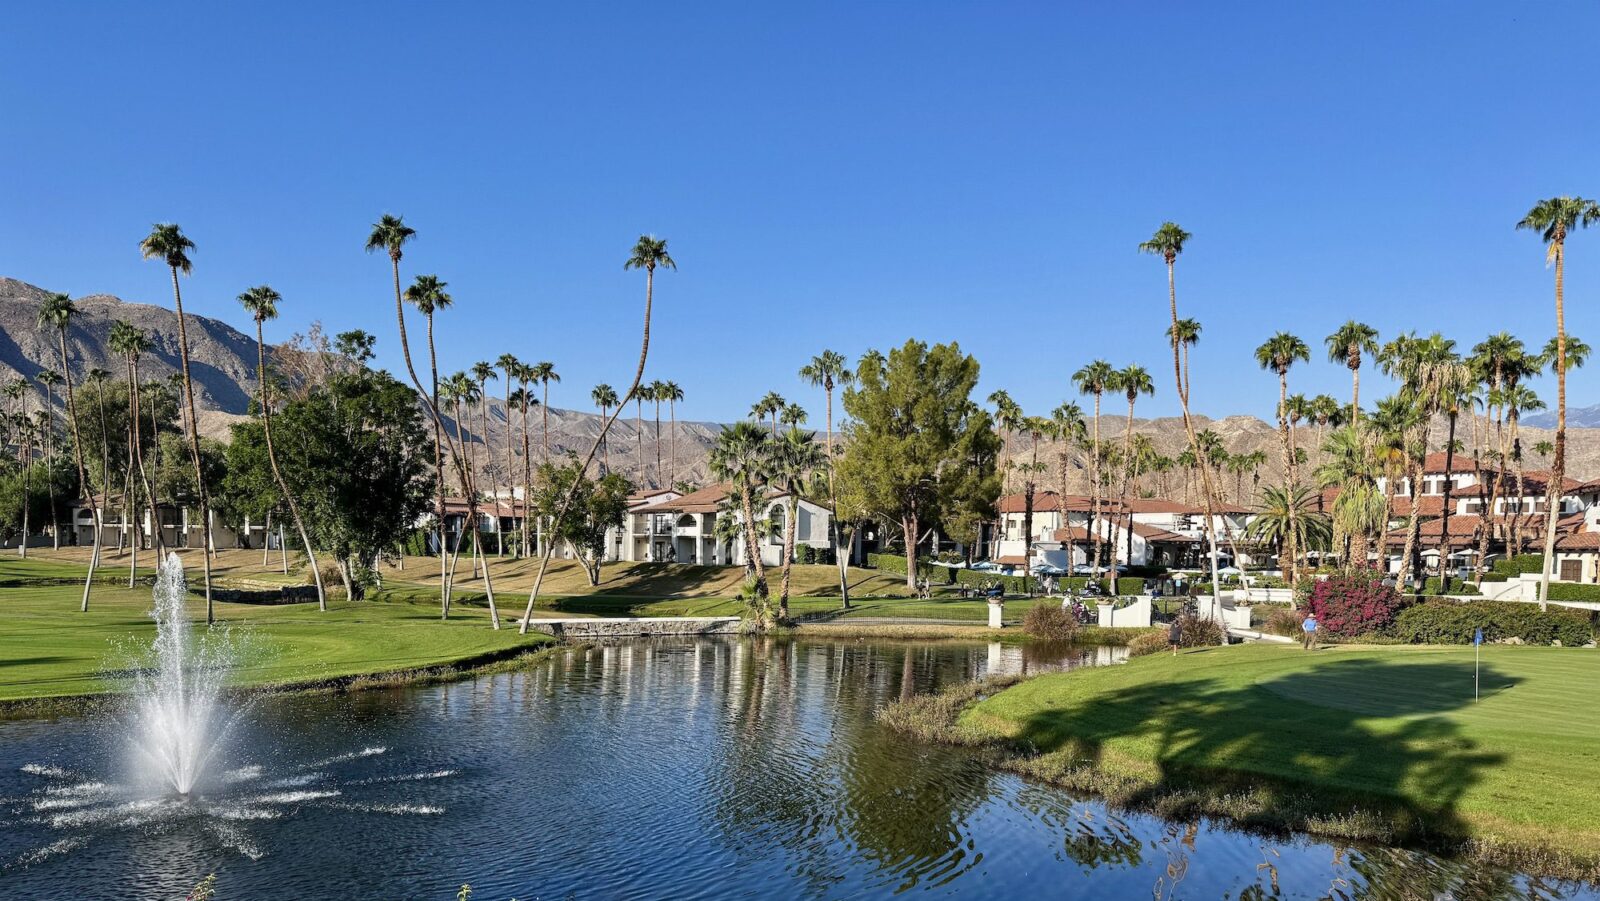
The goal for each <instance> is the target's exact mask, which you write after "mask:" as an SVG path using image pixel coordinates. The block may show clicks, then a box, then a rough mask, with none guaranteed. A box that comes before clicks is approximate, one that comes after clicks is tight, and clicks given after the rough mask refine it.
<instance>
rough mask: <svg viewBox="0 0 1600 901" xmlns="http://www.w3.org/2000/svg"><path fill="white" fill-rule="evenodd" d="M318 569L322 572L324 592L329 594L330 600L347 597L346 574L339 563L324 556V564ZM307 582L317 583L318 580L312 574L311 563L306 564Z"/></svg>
mask: <svg viewBox="0 0 1600 901" xmlns="http://www.w3.org/2000/svg"><path fill="white" fill-rule="evenodd" d="M317 569H318V570H319V571H320V572H321V573H322V593H323V594H325V595H327V596H328V599H329V600H336V599H338V600H344V599H347V595H348V592H346V591H345V590H344V574H342V573H341V572H339V564H337V563H335V562H333V561H332V560H329V559H327V558H326V557H324V558H323V560H322V565H321V566H318V567H317ZM305 584H307V585H315V584H317V580H316V579H315V578H313V577H312V575H311V567H310V565H307V566H306V582H305Z"/></svg>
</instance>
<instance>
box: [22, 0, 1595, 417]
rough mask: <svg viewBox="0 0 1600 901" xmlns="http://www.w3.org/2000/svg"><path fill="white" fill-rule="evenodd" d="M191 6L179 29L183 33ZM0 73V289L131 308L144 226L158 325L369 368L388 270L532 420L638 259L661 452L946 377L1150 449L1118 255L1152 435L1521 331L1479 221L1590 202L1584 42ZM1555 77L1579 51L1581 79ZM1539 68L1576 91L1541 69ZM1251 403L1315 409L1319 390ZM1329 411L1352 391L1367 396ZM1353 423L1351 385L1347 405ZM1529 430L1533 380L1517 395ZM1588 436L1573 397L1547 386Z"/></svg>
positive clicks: (1203, 20) (1197, 26)
mask: <svg viewBox="0 0 1600 901" xmlns="http://www.w3.org/2000/svg"><path fill="white" fill-rule="evenodd" d="M213 6H214V7H215V8H213ZM6 20H7V28H6V52H5V53H4V54H0V109H3V111H4V119H3V121H4V125H5V136H6V137H5V140H4V141H3V142H0V166H3V171H4V173H5V177H4V178H3V179H0V274H6V275H11V276H14V277H17V278H21V279H24V280H27V281H30V282H34V283H37V284H41V285H44V286H47V287H49V288H52V289H56V290H64V291H68V292H71V293H73V294H74V295H77V294H87V293H95V292H110V293H115V294H119V295H122V296H123V297H125V298H128V299H132V300H143V301H154V302H159V303H167V302H169V301H170V297H169V294H168V288H167V282H166V274H165V272H164V271H163V270H162V269H161V268H160V267H159V266H158V265H157V264H155V263H148V262H142V261H140V259H139V256H138V253H137V252H136V243H137V241H138V239H139V238H140V237H142V236H143V234H144V233H145V232H146V231H147V230H148V228H149V225H150V223H151V222H154V221H157V220H161V221H167V220H173V221H177V222H180V223H181V224H182V225H183V227H184V228H185V230H186V231H187V232H188V233H189V235H190V236H191V237H192V238H193V239H194V240H195V241H196V242H197V243H198V245H199V249H198V252H197V253H196V254H195V271H194V276H193V277H192V278H191V279H190V280H189V281H188V283H187V285H186V300H187V302H188V304H189V305H190V308H191V309H192V310H193V311H195V312H198V313H203V314H206V315H212V316H220V317H224V318H227V319H229V320H230V321H232V322H234V323H235V324H237V325H240V326H243V325H244V324H245V319H244V317H243V316H242V314H241V312H240V310H239V309H238V307H237V305H236V304H235V302H234V300H233V298H234V297H235V295H237V294H238V293H239V291H240V290H242V289H243V288H245V287H247V286H250V285H254V284H259V283H262V282H267V283H270V284H272V285H273V286H274V287H276V288H277V289H278V290H279V291H280V292H281V293H282V294H283V296H284V298H285V302H284V304H283V307H282V312H283V319H282V320H281V321H280V322H278V323H277V324H276V325H275V326H274V327H273V329H272V332H271V333H269V338H283V337H286V336H287V335H288V334H289V333H290V332H291V331H294V330H296V329H299V328H303V327H304V326H305V325H306V324H307V323H308V322H309V321H310V320H312V319H320V320H322V322H323V323H324V324H325V326H326V327H327V328H328V329H329V330H330V331H338V330H342V329H346V328H352V327H362V328H366V329H368V330H369V331H372V332H374V333H376V334H377V335H378V336H379V339H380V344H379V348H380V351H381V354H380V361H381V362H382V363H384V364H387V365H391V366H394V365H397V364H398V348H397V342H396V337H395V326H394V320H393V310H392V299H391V295H390V293H389V292H390V284H389V280H388V279H389V273H388V268H387V261H386V260H384V259H382V258H381V257H377V256H368V255H366V254H364V253H362V251H361V244H362V241H363V239H364V238H365V235H366V232H367V228H368V225H369V223H371V222H372V221H373V220H374V219H376V218H377V217H378V215H379V214H381V213H383V212H394V213H401V214H404V216H405V217H406V221H407V222H408V223H409V224H411V225H413V226H414V227H415V228H417V229H418V231H419V232H420V237H419V240H418V241H417V242H416V244H415V245H414V247H413V249H412V250H410V251H409V252H408V254H407V256H406V259H405V262H404V272H405V274H406V277H407V278H408V279H409V278H410V276H412V275H415V274H416V273H419V272H435V273H438V274H439V275H441V276H442V277H443V278H445V279H446V280H448V281H449V282H450V286H451V290H452V291H453V293H454V294H455V297H456V300H457V307H456V308H455V309H453V310H451V311H450V312H449V313H448V314H445V315H444V316H443V317H442V318H441V321H440V345H441V353H442V356H443V360H444V363H445V365H447V366H449V367H451V368H461V367H464V366H466V365H468V364H470V363H472V362H473V361H474V360H477V359H490V360H492V359H494V358H495V357H497V356H499V355H500V354H501V353H503V352H506V351H510V352H513V353H515V354H517V355H518V356H519V357H521V358H522V359H524V360H529V361H537V360H542V359H549V360H553V361H555V362H556V364H557V366H558V369H559V371H560V372H561V373H562V375H563V377H564V381H563V383H562V384H561V385H560V386H557V387H556V388H555V389H554V390H553V392H552V403H554V404H557V405H561V406H576V407H580V408H588V392H589V388H590V387H592V386H593V385H594V384H596V383H597V382H601V381H607V382H611V383H612V384H614V385H619V386H620V385H622V384H625V382H626V378H627V376H628V374H629V372H630V371H631V369H630V368H631V365H632V360H633V359H634V358H635V356H636V354H637V318H638V313H639V308H640V305H641V304H640V301H641V295H642V288H643V278H642V276H639V275H637V274H635V273H625V272H623V270H622V268H621V263H622V261H623V259H624V257H625V255H626V252H627V250H628V248H629V246H630V245H631V243H632V241H633V239H634V237H635V236H637V235H638V234H639V233H641V232H652V233H655V234H657V235H661V236H665V237H667V238H669V239H670V242H671V250H672V253H673V254H674V256H676V257H677V259H678V262H679V265H680V271H679V272H677V273H667V274H665V275H664V276H663V277H662V278H660V279H659V281H658V287H659V290H658V292H657V300H658V305H657V318H656V323H655V325H656V330H655V341H654V344H653V345H652V348H651V361H650V376H653V377H657V378H671V379H673V380H675V381H677V382H679V383H680V384H681V385H682V386H683V388H684V390H685V392H686V393H687V395H688V399H687V403H686V404H685V405H684V406H683V408H682V410H681V415H683V416H686V417H689V418H697V419H729V418H734V417H737V416H740V415H743V414H744V412H745V411H746V410H747V408H748V406H749V404H750V403H751V402H752V401H753V400H755V399H756V397H758V396H759V395H760V394H762V393H763V392H765V391H766V390H768V389H777V390H778V391H780V392H782V393H784V394H786V395H788V396H789V397H791V398H794V399H800V400H802V402H804V403H806V405H807V406H808V407H809V408H810V409H811V410H812V413H813V424H820V420H821V414H822V402H821V397H820V393H818V392H813V391H812V390H811V389H808V388H803V387H802V386H801V385H800V384H799V382H798V381H797V379H796V378H795V370H796V369H797V368H798V367H799V366H800V365H801V364H802V363H804V362H805V361H806V360H807V359H808V358H809V357H810V356H811V355H812V354H813V353H815V352H816V351H818V350H820V349H822V348H824V347H829V348H834V349H837V350H839V351H841V352H843V353H846V354H848V355H850V356H851V357H852V358H853V357H854V356H855V355H857V354H859V353H860V352H861V351H863V350H865V349H867V348H868V347H880V348H882V347H887V346H889V345H893V344H898V343H900V342H902V341H904V340H905V339H906V338H908V337H918V338H922V339H926V340H938V341H945V340H952V339H958V340H959V341H960V342H961V344H962V346H963V347H964V348H966V349H968V350H970V351H971V352H973V353H975V354H976V355H977V356H978V358H979V360H980V361H981V363H982V365H983V385H982V389H983V392H984V394H987V393H988V392H989V391H990V390H993V389H995V388H1001V387H1003V388H1006V389H1007V390H1009V391H1010V392H1011V393H1012V395H1013V396H1014V397H1016V398H1017V399H1018V400H1019V401H1020V402H1021V403H1022V404H1023V406H1024V408H1025V409H1027V410H1028V411H1029V412H1040V413H1043V412H1046V411H1048V409H1049V408H1050V407H1052V406H1054V405H1055V404H1057V403H1059V402H1060V401H1061V400H1063V399H1065V398H1067V397H1069V396H1070V395H1071V393H1072V389H1071V386H1070V383H1069V381H1068V375H1069V374H1070V373H1071V372H1072V371H1073V370H1074V369H1076V368H1077V367H1078V366H1079V365H1081V364H1082V363H1084V362H1086V361H1087V360H1089V359H1091V358H1094V357H1104V358H1106V359H1108V360H1109V361H1111V362H1112V363H1114V364H1116V365H1122V364H1125V363H1128V362H1134V361H1137V362H1141V363H1143V364H1144V365H1146V366H1147V367H1149V368H1150V369H1151V370H1152V372H1154V373H1155V375H1156V376H1157V386H1158V389H1159V390H1158V394H1157V396H1156V398H1155V399H1154V400H1151V401H1148V402H1145V403H1144V404H1143V409H1144V410H1148V411H1150V412H1152V413H1161V414H1168V413H1172V412H1174V411H1175V410H1176V401H1175V399H1174V397H1173V393H1172V390H1171V374H1170V368H1169V367H1167V366H1165V365H1164V361H1165V360H1167V359H1169V358H1168V357H1167V356H1166V350H1165V340H1164V338H1163V336H1162V331H1163V329H1164V328H1165V325H1166V312H1165V304H1166V281H1165V274H1164V271H1163V269H1162V266H1161V265H1160V263H1159V262H1158V261H1157V260H1156V259H1154V258H1151V257H1147V256H1143V255H1140V254H1137V253H1136V252H1135V250H1134V248H1135V245H1136V244H1137V243H1138V242H1139V241H1141V240H1142V239H1144V238H1146V237H1147V236H1148V235H1149V234H1150V233H1151V232H1152V231H1153V230H1154V229H1155V227H1156V226H1157V225H1159V224H1160V223H1161V222H1162V220H1164V219H1174V220H1176V221H1178V222H1179V223H1181V224H1182V225H1183V226H1184V227H1185V228H1187V229H1188V230H1189V231H1191V232H1192V233H1193V234H1194V238H1193V240H1192V242H1191V245H1190V248H1189V251H1188V253H1187V254H1186V255H1185V256H1184V257H1183V258H1182V260H1181V262H1180V264H1179V273H1178V279H1179V282H1178V287H1179V303H1180V307H1181V311H1182V312H1183V314H1185V315H1189V316H1195V317H1197V318H1199V319H1200V320H1201V321H1202V323H1203V325H1204V330H1205V331H1204V339H1203V341H1202V343H1201V345H1200V347H1199V348H1198V350H1197V352H1196V355H1195V358H1194V366H1195V374H1194V382H1195V385H1194V400H1195V403H1196V406H1197V408H1199V409H1200V410H1202V411H1204V412H1209V413H1213V414H1220V413H1230V412H1250V413H1256V414H1263V415H1267V414H1270V412H1271V409H1272V405H1273V403H1274V402H1275V399H1276V386H1275V384H1274V380H1273V379H1272V377H1271V376H1270V375H1269V374H1266V373H1262V372H1260V371H1259V370H1257V368H1256V367H1255V365H1254V363H1253V362H1252V360H1251V358H1250V351H1251V349H1252V348H1253V347H1254V346H1255V345H1256V344H1258V343H1259V342H1260V341H1261V340H1262V339H1263V338H1264V337H1266V336H1267V335H1268V334H1269V333H1270V332H1272V331H1274V330H1277V329H1288V330H1291V331H1294V332H1296V333H1297V334H1299V335H1301V336H1302V337H1303V338H1305V339H1306V340H1307V341H1308V342H1311V343H1313V345H1314V347H1315V348H1316V349H1317V350H1319V351H1320V349H1321V339H1322V337H1323V336H1324V335H1326V334H1327V333H1328V332H1329V331H1331V330H1332V329H1333V328H1334V327H1335V326H1337V325H1338V324H1339V323H1340V322H1342V321H1343V320H1344V319H1346V318H1349V317H1356V318H1360V319H1363V320H1365V321H1368V322H1370V323H1371V324H1373V325H1374V326H1376V327H1378V328H1379V329H1380V330H1381V331H1382V332H1383V333H1384V335H1385V336H1388V335H1390V334H1392V333H1393V332H1395V331H1397V330H1400V329H1413V328H1414V329H1419V330H1423V331H1427V330H1432V329H1435V328H1438V329H1442V330H1444V331H1445V332H1446V333H1447V334H1448V335H1449V336H1450V337H1454V338H1456V339H1457V340H1458V341H1459V342H1461V343H1462V344H1463V345H1465V346H1470V345H1471V344H1472V343H1474V342H1476V341H1478V340H1479V339H1481V338H1482V337H1483V335H1485V334H1486V333H1488V332H1490V331H1494V330H1498V329H1502V328H1507V329H1511V330H1513V331H1515V332H1517V333H1518V334H1520V335H1521V336H1522V337H1524V338H1525V339H1527V340H1528V341H1529V343H1535V344H1542V343H1543V341H1544V340H1545V339H1547V338H1548V337H1549V336H1550V335H1551V334H1552V333H1553V331H1554V325H1553V313H1552V303H1551V290H1550V282H1551V278H1550V273H1549V272H1548V271H1547V270H1546V269H1545V268H1544V265H1543V257H1542V253H1543V252H1542V250H1541V248H1540V247H1539V245H1538V242H1537V240H1536V238H1535V237H1534V236H1532V235H1530V234H1528V233H1525V232H1515V231H1513V229H1512V225H1513V224H1514V223H1515V222H1516V220H1517V219H1518V218H1519V217H1520V216H1521V214H1522V213H1523V212H1524V211H1525V210H1526V209H1527V208H1528V207H1529V206H1530V205H1531V204H1532V203H1533V201H1534V200H1536V199H1538V198H1541V197H1546V196H1550V195H1554V194H1559V193H1577V194H1583V195H1586V196H1596V195H1600V168H1597V166H1596V163H1597V162H1600V151H1597V150H1596V147H1600V117H1597V110H1600V89H1597V87H1596V81H1595V79H1594V78H1593V77H1592V76H1591V75H1590V74H1589V73H1587V72H1586V70H1585V69H1584V66H1583V64H1582V60H1581V59H1580V58H1579V57H1581V55H1582V53H1581V51H1571V50H1558V48H1562V47H1567V46H1568V44H1569V43H1570V42H1569V41H1568V39H1567V37H1566V36H1582V35H1593V34H1595V33H1597V32H1600V7H1597V6H1595V5H1594V4H1593V3H1556V4H1549V5H1544V6H1540V7H1539V8H1538V9H1537V10H1535V9H1533V8H1531V7H1528V6H1525V5H1521V4H1506V3H1444V2H1439V3H1416V4H1392V3H1353V4H1337V5H1328V4H1294V3H1290V4H1284V3H1261V4H1243V3H1234V4H1210V3H1205V4H1201V3H1181V4H1179V3H1172V4H1164V3H1146V4H1140V5H1138V6H1129V5H1126V4H1104V5H1099V6H1098V7H1096V6H1092V5H1090V4H1061V3H1040V4H999V3H982V4H980V3H970V4H954V3H924V4H909V3H865V4H862V3H824V4H815V5H813V4H798V5H797V4H789V5H786V6H784V7H782V8H781V9H780V8H777V7H772V6H771V5H769V4H748V3H729V4H689V5H687V7H685V6H682V5H668V6H663V5H662V4H659V3H656V4H648V5H626V6H625V5H621V4H583V3H547V4H539V5H534V4H507V5H504V6H500V7H489V6H487V5H477V6H469V5H457V4H440V3H427V4H423V3H415V4H411V3H383V4H355V3H330V4H299V5H292V6H291V5H288V4H251V5H249V6H248V7H247V6H245V5H243V4H216V5H211V4H204V5H202V4H196V5H192V6H189V7H188V8H180V7H179V5H177V4H174V5H171V6H162V7H161V9H160V10H159V11H157V10H154V9H152V8H150V7H149V6H126V5H123V6H120V7H114V6H112V5H109V4H106V5H93V4H73V5H71V7H70V8H68V5H66V4H23V5H17V6H13V7H11V8H9V9H8V10H7V14H6ZM1580 44H1581V41H1580ZM1574 52H1576V53H1577V55H1576V56H1575V55H1573V53H1574ZM1597 289H1600V230H1596V231H1595V232H1593V233H1590V234H1580V235H1579V236H1578V237H1577V238H1576V239H1575V240H1574V241H1573V242H1572V246H1571V250H1570V253H1569V278H1568V323H1569V329H1570V330H1571V331H1572V332H1573V333H1575V334H1577V335H1580V336H1583V337H1585V338H1587V339H1588V340H1589V341H1590V342H1591V343H1595V344H1597V345H1600V312H1597V305H1596V303H1595V300H1596V290H1597ZM1291 379H1292V383H1291V390H1303V391H1306V392H1308V393H1310V392H1316V391H1329V392H1332V393H1335V394H1336V395H1338V396H1341V397H1343V396H1347V394H1348V390H1349V379H1348V373H1347V372H1346V370H1344V369H1343V368H1339V367H1335V366H1332V365H1329V364H1328V363H1326V362H1324V360H1323V357H1322V355H1321V354H1320V353H1319V354H1318V356H1317V357H1316V358H1315V360H1314V363H1313V364H1312V365H1310V366H1306V367H1302V368H1301V369H1297V370H1296V371H1295V372H1294V373H1293V374H1292V376H1291ZM1369 384H1370V385H1371V387H1369V388H1367V390H1366V391H1364V397H1365V398H1369V399H1370V398H1375V397H1376V396H1377V394H1378V393H1379V391H1380V390H1386V386H1384V385H1382V384H1381V380H1379V379H1376V378H1374V379H1372V380H1371V382H1370V383H1369ZM1364 387H1366V386H1364ZM1538 387H1539V388H1540V389H1541V390H1542V391H1543V392H1544V393H1546V394H1547V395H1549V397H1548V399H1549V400H1551V401H1552V403H1553V401H1554V397H1553V394H1554V389H1553V385H1540V386H1538ZM1571 387H1572V403H1573V404H1574V405H1583V404H1588V403H1593V402H1595V401H1596V400H1597V398H1596V394H1597V391H1596V388H1597V387H1600V363H1597V364H1596V365H1595V366H1593V367H1592V371H1591V372H1584V373H1578V374H1576V375H1575V377H1574V378H1573V379H1572V384H1571Z"/></svg>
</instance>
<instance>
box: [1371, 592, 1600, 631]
mask: <svg viewBox="0 0 1600 901" xmlns="http://www.w3.org/2000/svg"><path fill="white" fill-rule="evenodd" d="M1552 587H1553V586H1552ZM1478 629H1482V630H1483V639H1484V641H1504V640H1505V639H1508V638H1516V639H1519V640H1521V641H1524V642H1527V643H1528V644H1550V643H1551V642H1553V641H1560V642H1561V643H1562V644H1564V645H1584V644H1588V643H1589V641H1591V640H1592V639H1593V638H1594V617H1593V615H1592V614H1590V613H1588V612H1587V611H1584V610H1571V609H1551V610H1548V611H1545V610H1540V609H1539V607H1538V605H1536V604H1522V603H1516V602H1512V601H1468V602H1466V603H1458V602H1454V601H1428V602H1426V603H1422V604H1414V605H1412V606H1410V607H1407V608H1406V609H1405V610H1402V611H1400V615H1399V616H1397V617H1395V621H1394V628H1393V630H1392V634H1393V635H1394V636H1395V637H1396V638H1398V639H1400V640H1402V641H1407V642H1411V643H1413V644H1471V643H1472V637H1473V635H1474V633H1475V632H1476V631H1477V630H1478Z"/></svg>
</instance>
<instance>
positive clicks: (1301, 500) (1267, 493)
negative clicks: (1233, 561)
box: [1244, 485, 1333, 568]
mask: <svg viewBox="0 0 1600 901" xmlns="http://www.w3.org/2000/svg"><path fill="white" fill-rule="evenodd" d="M1315 503H1316V496H1315V495H1314V494H1312V492H1311V489H1309V488H1302V487H1299V486H1295V487H1294V488H1293V489H1290V488H1288V487H1287V486H1285V487H1283V488H1274V487H1272V486H1271V485H1268V486H1267V487H1265V488H1263V489H1262V490H1261V506H1260V507H1259V508H1258V510H1257V513H1256V515H1255V516H1254V517H1253V518H1252V519H1251V520H1250V524H1249V525H1247V526H1245V529H1244V532H1245V535H1246V536H1248V537H1250V538H1253V539H1255V540H1257V541H1264V542H1266V543H1268V544H1270V545H1272V546H1273V547H1274V548H1275V549H1276V550H1277V552H1278V556H1279V558H1280V560H1284V561H1285V562H1284V563H1283V564H1282V565H1284V567H1285V568H1289V567H1288V564H1287V562H1286V561H1287V557H1288V555H1289V554H1290V553H1291V549H1292V548H1295V547H1309V546H1311V545H1315V544H1326V543H1327V542H1329V541H1331V540H1332V538H1333V525H1332V523H1330V522H1329V520H1328V516H1327V514H1325V513H1318V512H1317V511H1316V509H1315V508H1314V504H1315Z"/></svg>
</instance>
